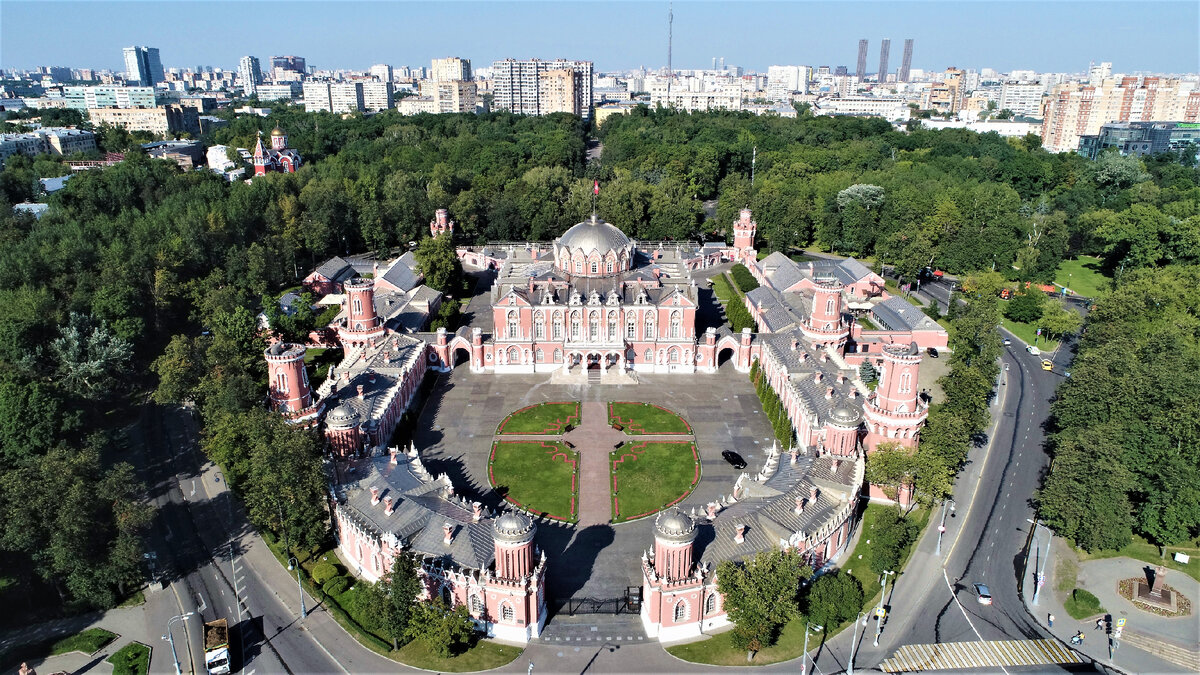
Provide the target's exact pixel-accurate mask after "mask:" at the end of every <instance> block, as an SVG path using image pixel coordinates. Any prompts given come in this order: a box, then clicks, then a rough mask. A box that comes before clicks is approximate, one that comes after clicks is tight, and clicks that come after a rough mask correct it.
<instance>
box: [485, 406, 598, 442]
mask: <svg viewBox="0 0 1200 675" xmlns="http://www.w3.org/2000/svg"><path fill="white" fill-rule="evenodd" d="M579 420H580V416H579V403H577V402H571V403H539V404H537V405H531V406H529V407H528V408H521V409H520V410H518V411H516V412H514V413H512V414H510V415H509V416H508V417H506V418H504V421H503V422H501V423H500V426H499V427H498V428H497V429H496V433H497V434H498V435H509V434H538V435H542V434H548V435H560V434H562V433H563V431H565V430H566V427H567V425H568V424H579Z"/></svg>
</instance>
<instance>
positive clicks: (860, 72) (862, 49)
mask: <svg viewBox="0 0 1200 675" xmlns="http://www.w3.org/2000/svg"><path fill="white" fill-rule="evenodd" d="M854 75H855V77H857V78H858V81H859V82H862V81H863V80H865V79H866V77H867V41H866V40H859V41H858V69H857V70H855V71H854Z"/></svg>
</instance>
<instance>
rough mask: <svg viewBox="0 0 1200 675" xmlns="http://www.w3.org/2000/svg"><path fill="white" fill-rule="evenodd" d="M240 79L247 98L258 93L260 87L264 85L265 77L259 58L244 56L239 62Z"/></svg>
mask: <svg viewBox="0 0 1200 675" xmlns="http://www.w3.org/2000/svg"><path fill="white" fill-rule="evenodd" d="M238 79H239V80H241V82H242V91H243V92H245V93H246V95H247V96H254V95H255V94H257V93H258V85H260V84H262V83H263V76H262V68H261V67H260V66H259V65H258V57H257V56H243V57H242V58H241V59H239V60H238Z"/></svg>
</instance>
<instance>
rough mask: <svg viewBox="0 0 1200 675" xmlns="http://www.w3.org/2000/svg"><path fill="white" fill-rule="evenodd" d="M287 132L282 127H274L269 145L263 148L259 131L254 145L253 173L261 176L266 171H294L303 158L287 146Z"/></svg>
mask: <svg viewBox="0 0 1200 675" xmlns="http://www.w3.org/2000/svg"><path fill="white" fill-rule="evenodd" d="M287 144H288V137H287V134H286V133H284V131H283V129H280V128H279V127H275V128H274V129H272V130H271V147H270V148H264V147H263V142H262V132H259V135H258V143H256V144H255V146H254V155H253V157H254V175H255V176H262V175H265V174H267V173H268V172H275V173H295V172H296V170H297V169H299V168H300V164H301V163H302V161H303V160H301V158H300V153H299V152H296V151H295V150H293V149H291V148H289V147H288V146H287Z"/></svg>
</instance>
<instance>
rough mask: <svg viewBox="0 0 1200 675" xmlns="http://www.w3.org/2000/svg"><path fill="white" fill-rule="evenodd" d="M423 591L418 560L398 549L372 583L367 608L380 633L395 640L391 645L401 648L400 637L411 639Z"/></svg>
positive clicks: (405, 639) (406, 639)
mask: <svg viewBox="0 0 1200 675" xmlns="http://www.w3.org/2000/svg"><path fill="white" fill-rule="evenodd" d="M420 592H421V579H420V577H419V576H418V574H417V561H416V560H415V559H414V558H413V557H412V555H411V554H409V553H406V552H400V553H397V554H396V557H395V558H393V559H392V567H391V569H390V570H388V571H387V573H385V574H384V575H383V576H382V577H380V579H379V581H377V582H375V583H374V584H372V585H371V586H370V590H369V591H368V593H367V608H368V609H367V611H368V612H369V613H370V616H371V618H372V621H374V622H375V626H376V628H377V630H378V631H379V633H380V634H381V635H383V636H384V637H385V638H387V639H390V640H391V641H392V649H399V646H400V641H401V640H403V641H405V642H407V641H408V640H410V639H411V631H410V624H412V622H413V619H414V616H416V615H419V612H420V610H419V609H418V608H417V607H416V605H417V594H418V593H420Z"/></svg>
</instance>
